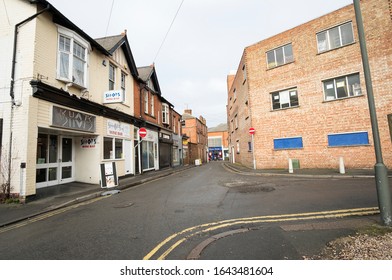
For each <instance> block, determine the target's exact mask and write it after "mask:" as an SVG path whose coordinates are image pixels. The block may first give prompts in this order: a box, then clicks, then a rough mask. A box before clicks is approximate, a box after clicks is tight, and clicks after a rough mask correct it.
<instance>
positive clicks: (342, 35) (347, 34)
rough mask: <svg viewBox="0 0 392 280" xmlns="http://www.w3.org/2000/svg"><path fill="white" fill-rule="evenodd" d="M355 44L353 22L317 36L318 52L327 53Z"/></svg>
mask: <svg viewBox="0 0 392 280" xmlns="http://www.w3.org/2000/svg"><path fill="white" fill-rule="evenodd" d="M353 42H354V33H353V26H352V22H347V23H345V24H342V25H339V26H336V27H333V28H331V29H328V30H325V31H322V32H320V33H318V34H317V48H318V52H319V53H322V52H326V51H329V50H333V49H336V48H339V47H342V46H345V45H348V44H351V43H353Z"/></svg>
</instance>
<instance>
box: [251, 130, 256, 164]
mask: <svg viewBox="0 0 392 280" xmlns="http://www.w3.org/2000/svg"><path fill="white" fill-rule="evenodd" d="M252 153H253V169H255V170H256V157H255V141H254V136H253V134H252Z"/></svg>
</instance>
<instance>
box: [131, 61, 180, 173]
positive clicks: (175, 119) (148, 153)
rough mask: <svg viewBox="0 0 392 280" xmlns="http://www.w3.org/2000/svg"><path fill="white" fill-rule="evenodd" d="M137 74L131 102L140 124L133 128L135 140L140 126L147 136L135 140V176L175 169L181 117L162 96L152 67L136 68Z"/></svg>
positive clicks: (178, 156) (178, 157) (178, 162)
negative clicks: (153, 171) (163, 169)
mask: <svg viewBox="0 0 392 280" xmlns="http://www.w3.org/2000/svg"><path fill="white" fill-rule="evenodd" d="M138 73H139V77H140V79H139V80H138V81H137V82H136V84H135V91H134V100H135V116H136V117H138V118H139V119H140V120H141V122H140V125H139V126H137V127H135V137H139V136H138V133H137V130H138V129H139V128H140V127H144V128H146V130H147V136H146V137H145V138H143V141H140V140H142V139H140V137H139V138H135V139H136V142H135V146H137V147H138V150H137V153H138V154H139V156H137V157H136V158H135V164H136V166H137V170H138V172H137V173H142V172H146V171H151V170H159V169H161V168H167V167H175V166H179V165H180V164H181V163H182V141H180V140H179V139H180V138H181V133H182V131H181V130H182V129H181V125H179V120H180V119H181V115H179V114H178V113H177V112H176V111H175V110H174V106H173V105H172V104H171V103H170V102H169V101H168V100H167V99H166V98H164V97H163V96H162V93H161V89H160V86H159V81H158V77H157V74H156V69H155V66H154V65H150V66H145V67H139V68H138ZM138 143H140V145H138Z"/></svg>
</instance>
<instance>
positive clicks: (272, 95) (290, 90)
mask: <svg viewBox="0 0 392 280" xmlns="http://www.w3.org/2000/svg"><path fill="white" fill-rule="evenodd" d="M293 92H295V95H296V97H297V102H296V103H297V104H296V105H292V103H293V101H294V100H292V98H291V97H292V96H293V95H292V93H293ZM283 93H287V94H288V101H289V103H283V104H289V106H288V107H283V106H282V103H281V99H282V98H281V94H283ZM276 95H278V96H279V108H275V103H276V102H274V101H275V100H276V98H275V96H276ZM286 99H287V98H286ZM271 102H272V111H278V110H284V109H291V108H297V107H299V96H298V88H297V87H293V88H289V89H285V90H280V91H275V92H271Z"/></svg>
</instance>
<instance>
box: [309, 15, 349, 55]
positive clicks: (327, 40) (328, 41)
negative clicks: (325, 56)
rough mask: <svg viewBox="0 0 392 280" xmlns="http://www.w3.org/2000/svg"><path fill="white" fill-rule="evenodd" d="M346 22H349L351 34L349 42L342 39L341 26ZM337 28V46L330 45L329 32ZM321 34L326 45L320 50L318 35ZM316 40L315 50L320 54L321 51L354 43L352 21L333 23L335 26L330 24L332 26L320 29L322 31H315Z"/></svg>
mask: <svg viewBox="0 0 392 280" xmlns="http://www.w3.org/2000/svg"><path fill="white" fill-rule="evenodd" d="M347 24H350V26H351V28H350V31H351V36H352V41H350V42H346V43H344V42H343V41H344V40H343V32H342V27H343V26H345V25H347ZM336 28H337V29H338V31H339V44H340V45H339V46H332V47H331V41H332V40H331V35H330V33H331V32H332V31H333V30H334V29H336ZM321 34H325V38H326V39H325V41H326V42H325V44H326V46H325V49H321V50H320V44H321V43H320V42H319V35H321ZM316 42H317V52H318V53H319V54H321V53H325V52H328V51H332V50H336V49H339V48H342V47H345V46H348V45H351V44H353V43H355V37H354V27H353V23H352V21H347V22H344V23H341V24H339V25H335V26H332V27H330V28H328V29H325V30H322V31H320V32H317V33H316Z"/></svg>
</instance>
